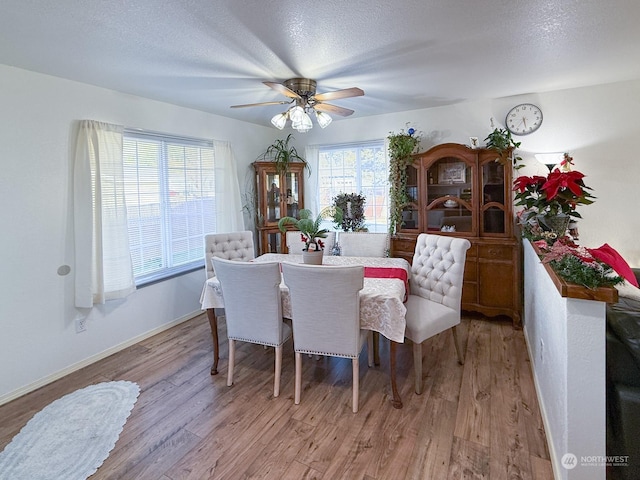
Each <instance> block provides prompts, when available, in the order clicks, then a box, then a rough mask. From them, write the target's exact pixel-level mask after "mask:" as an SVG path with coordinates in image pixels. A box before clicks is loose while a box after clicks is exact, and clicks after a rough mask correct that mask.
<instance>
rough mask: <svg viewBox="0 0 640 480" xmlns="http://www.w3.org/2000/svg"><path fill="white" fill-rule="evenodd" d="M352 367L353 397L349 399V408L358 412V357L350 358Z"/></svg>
mask: <svg viewBox="0 0 640 480" xmlns="http://www.w3.org/2000/svg"><path fill="white" fill-rule="evenodd" d="M351 364H352V367H353V398H352V399H351V409H352V410H353V413H358V403H359V402H360V361H359V360H358V357H356V358H354V359H352V360H351Z"/></svg>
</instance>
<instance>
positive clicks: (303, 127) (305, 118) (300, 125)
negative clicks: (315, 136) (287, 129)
mask: <svg viewBox="0 0 640 480" xmlns="http://www.w3.org/2000/svg"><path fill="white" fill-rule="evenodd" d="M292 127H293V128H294V129H296V130H297V131H298V132H300V133H306V132H308V131H309V130H311V129H312V128H313V123H312V122H311V117H310V116H309V114H308V113H306V112H302V117H301V118H300V121H299V122H292Z"/></svg>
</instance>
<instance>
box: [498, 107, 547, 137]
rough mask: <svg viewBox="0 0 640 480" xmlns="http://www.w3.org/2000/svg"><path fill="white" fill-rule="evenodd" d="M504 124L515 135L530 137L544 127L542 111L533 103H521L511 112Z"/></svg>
mask: <svg viewBox="0 0 640 480" xmlns="http://www.w3.org/2000/svg"><path fill="white" fill-rule="evenodd" d="M504 123H505V124H506V126H507V130H509V131H510V132H511V133H513V134H514V135H528V134H530V133H533V132H535V131H536V130H537V129H538V128H540V125H542V110H540V108H539V107H537V106H535V105H532V104H531V103H521V104H520V105H516V106H515V107H513V108H512V109H511V110H509V113H507V117H506V118H505V120H504Z"/></svg>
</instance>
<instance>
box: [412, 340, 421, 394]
mask: <svg viewBox="0 0 640 480" xmlns="http://www.w3.org/2000/svg"><path fill="white" fill-rule="evenodd" d="M413 370H414V371H415V375H416V379H415V382H416V393H417V394H418V395H420V394H421V393H422V344H421V343H418V342H413Z"/></svg>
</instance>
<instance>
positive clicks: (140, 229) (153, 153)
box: [123, 129, 216, 285]
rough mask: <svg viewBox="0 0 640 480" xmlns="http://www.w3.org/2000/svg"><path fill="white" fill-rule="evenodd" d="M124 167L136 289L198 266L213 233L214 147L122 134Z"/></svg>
mask: <svg viewBox="0 0 640 480" xmlns="http://www.w3.org/2000/svg"><path fill="white" fill-rule="evenodd" d="M123 162H124V177H125V187H124V188H125V199H126V200H125V201H126V205H127V223H128V230H129V245H130V250H131V257H132V261H133V272H134V277H135V280H136V285H141V284H144V283H149V282H152V281H155V280H158V279H160V278H164V277H168V276H170V275H173V274H175V273H179V272H183V271H187V270H189V269H192V268H196V267H201V266H202V265H203V261H204V260H203V259H204V239H203V238H204V234H205V233H210V232H215V231H216V218H215V217H216V216H215V211H216V210H215V202H216V197H215V188H214V187H215V181H214V180H215V177H214V155H213V144H212V142H210V141H209V142H208V141H204V140H194V139H189V138H179V137H171V136H166V135H160V134H153V133H146V132H138V131H131V130H126V129H125V132H124V138H123Z"/></svg>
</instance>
